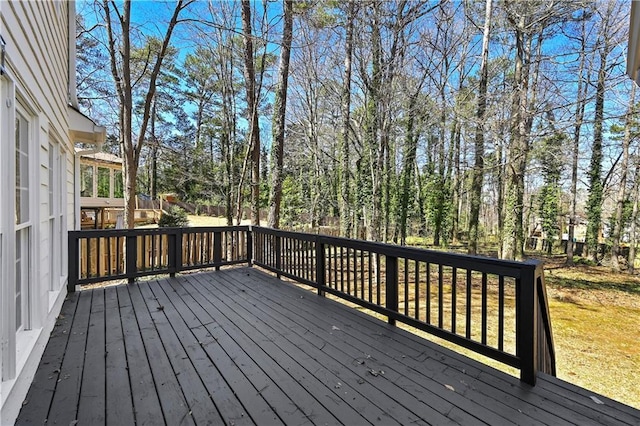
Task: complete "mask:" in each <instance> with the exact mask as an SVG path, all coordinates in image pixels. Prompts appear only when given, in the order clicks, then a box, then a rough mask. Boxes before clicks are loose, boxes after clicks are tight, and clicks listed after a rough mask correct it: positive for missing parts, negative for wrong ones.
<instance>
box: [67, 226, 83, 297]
mask: <svg viewBox="0 0 640 426" xmlns="http://www.w3.org/2000/svg"><path fill="white" fill-rule="evenodd" d="M67 244H68V248H67V250H68V253H69V256H68V259H67V263H68V266H67V268H68V269H67V270H68V271H69V278H68V281H67V292H68V293H73V292H74V291H76V285H77V284H78V278H79V273H80V250H79V245H80V239H79V238H78V237H77V236H76V235H75V234H74V233H73V232H69V233H68V235H67Z"/></svg>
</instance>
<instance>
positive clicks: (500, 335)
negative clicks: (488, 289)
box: [498, 275, 504, 351]
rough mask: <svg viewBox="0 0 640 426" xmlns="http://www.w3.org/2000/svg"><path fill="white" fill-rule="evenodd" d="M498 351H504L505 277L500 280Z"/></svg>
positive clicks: (501, 276)
mask: <svg viewBox="0 0 640 426" xmlns="http://www.w3.org/2000/svg"><path fill="white" fill-rule="evenodd" d="M498 349H499V350H501V351H502V350H504V276H503V275H500V277H499V278H498Z"/></svg>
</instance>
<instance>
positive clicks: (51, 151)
mask: <svg viewBox="0 0 640 426" xmlns="http://www.w3.org/2000/svg"><path fill="white" fill-rule="evenodd" d="M54 176H55V154H54V147H53V144H49V216H53V215H54V209H53V202H54V198H53V193H54V189H55V177H54Z"/></svg>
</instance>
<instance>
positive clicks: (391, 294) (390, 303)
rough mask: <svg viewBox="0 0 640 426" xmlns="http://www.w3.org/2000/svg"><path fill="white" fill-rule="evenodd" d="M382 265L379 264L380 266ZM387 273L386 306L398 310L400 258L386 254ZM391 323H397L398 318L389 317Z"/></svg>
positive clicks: (391, 309)
mask: <svg viewBox="0 0 640 426" xmlns="http://www.w3.org/2000/svg"><path fill="white" fill-rule="evenodd" d="M379 267H380V265H378V268H379ZM386 269H387V270H386V274H385V298H386V308H387V309H389V310H390V311H393V312H398V258H397V257H395V256H389V255H387V256H386ZM388 322H389V324H391V325H396V319H395V318H392V317H390V316H389V317H388Z"/></svg>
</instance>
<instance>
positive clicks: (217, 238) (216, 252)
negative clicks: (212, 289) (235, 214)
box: [213, 231, 222, 271]
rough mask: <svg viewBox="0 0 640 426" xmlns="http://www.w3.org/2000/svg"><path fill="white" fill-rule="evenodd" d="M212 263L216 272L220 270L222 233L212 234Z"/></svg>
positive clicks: (215, 232)
mask: <svg viewBox="0 0 640 426" xmlns="http://www.w3.org/2000/svg"><path fill="white" fill-rule="evenodd" d="M213 263H214V264H215V265H216V271H219V270H220V263H222V232H220V231H214V232H213Z"/></svg>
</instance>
